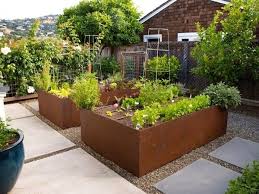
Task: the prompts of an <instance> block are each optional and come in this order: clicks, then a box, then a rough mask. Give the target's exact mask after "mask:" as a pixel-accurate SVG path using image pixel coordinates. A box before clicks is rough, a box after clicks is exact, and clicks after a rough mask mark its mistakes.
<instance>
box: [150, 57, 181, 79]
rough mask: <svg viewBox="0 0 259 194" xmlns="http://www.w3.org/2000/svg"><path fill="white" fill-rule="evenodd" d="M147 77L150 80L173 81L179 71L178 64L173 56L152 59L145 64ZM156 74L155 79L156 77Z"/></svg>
mask: <svg viewBox="0 0 259 194" xmlns="http://www.w3.org/2000/svg"><path fill="white" fill-rule="evenodd" d="M147 70H148V76H150V78H152V79H156V78H157V79H169V71H170V80H173V81H175V80H176V79H177V77H178V73H179V70H180V62H179V60H178V59H177V58H176V57H175V56H171V57H167V56H166V55H164V56H162V57H154V58H152V59H150V60H149V61H148V63H147ZM156 72H157V77H156Z"/></svg>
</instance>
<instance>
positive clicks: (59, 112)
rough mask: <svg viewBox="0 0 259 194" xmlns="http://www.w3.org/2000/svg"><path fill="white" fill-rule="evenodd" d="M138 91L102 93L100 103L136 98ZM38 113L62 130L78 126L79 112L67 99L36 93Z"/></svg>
mask: <svg viewBox="0 0 259 194" xmlns="http://www.w3.org/2000/svg"><path fill="white" fill-rule="evenodd" d="M138 93H139V90H135V89H117V90H112V91H103V92H102V93H101V102H102V104H104V105H110V104H113V103H115V102H116V98H115V96H116V97H118V98H122V97H126V96H136V95H138ZM38 101H39V112H40V114H41V115H42V116H44V117H45V118H47V119H48V120H50V121H51V122H53V123H54V124H55V125H57V126H58V127H60V128H62V129H67V128H71V127H78V126H80V111H79V109H77V108H76V106H75V104H74V103H73V101H72V100H71V99H69V98H59V97H57V96H55V95H53V94H50V93H48V92H44V91H39V92H38Z"/></svg>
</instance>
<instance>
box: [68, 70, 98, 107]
mask: <svg viewBox="0 0 259 194" xmlns="http://www.w3.org/2000/svg"><path fill="white" fill-rule="evenodd" d="M70 97H71V99H72V100H73V101H74V103H75V104H76V106H77V107H78V108H82V109H87V110H92V109H93V108H94V107H95V106H97V105H98V104H99V102H100V89H99V84H98V80H97V79H96V77H95V74H91V73H86V74H84V75H82V76H81V77H79V78H77V79H76V81H75V83H74V84H73V86H72V89H71V93H70Z"/></svg>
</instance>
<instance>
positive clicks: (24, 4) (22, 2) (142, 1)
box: [0, 0, 166, 19]
mask: <svg viewBox="0 0 259 194" xmlns="http://www.w3.org/2000/svg"><path fill="white" fill-rule="evenodd" d="M79 1H80V0H0V19H18V18H33V17H39V16H44V15H50V14H61V13H62V12H63V9H64V8H67V7H70V6H73V5H76V4H77V3H78V2H79ZM133 1H134V3H135V4H136V6H137V8H138V9H139V11H141V12H142V14H144V15H145V14H147V13H149V12H150V11H152V10H153V9H154V8H156V7H158V6H159V5H160V4H162V3H163V2H165V1H166V0H133Z"/></svg>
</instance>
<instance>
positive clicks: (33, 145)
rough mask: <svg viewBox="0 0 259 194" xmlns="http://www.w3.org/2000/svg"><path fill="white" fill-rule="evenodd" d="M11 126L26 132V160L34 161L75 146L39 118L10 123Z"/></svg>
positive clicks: (28, 118)
mask: <svg viewBox="0 0 259 194" xmlns="http://www.w3.org/2000/svg"><path fill="white" fill-rule="evenodd" d="M9 124H10V126H11V127H13V128H19V129H21V130H22V131H23V132H24V146H25V159H32V158H35V157H39V156H42V155H46V154H50V153H53V152H56V151H59V150H63V149H66V148H69V147H73V146H75V144H74V143H72V142H71V141H69V140H68V139H66V138H65V137H64V136H62V135H61V134H59V133H58V132H57V131H55V130H54V129H52V128H51V127H50V126H49V125H47V124H46V123H44V122H43V121H41V120H40V119H39V118H37V117H35V116H34V117H27V118H22V119H17V120H12V121H10V123H9Z"/></svg>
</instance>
